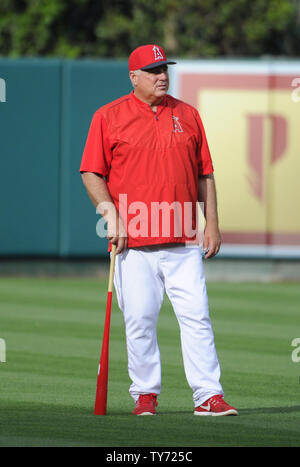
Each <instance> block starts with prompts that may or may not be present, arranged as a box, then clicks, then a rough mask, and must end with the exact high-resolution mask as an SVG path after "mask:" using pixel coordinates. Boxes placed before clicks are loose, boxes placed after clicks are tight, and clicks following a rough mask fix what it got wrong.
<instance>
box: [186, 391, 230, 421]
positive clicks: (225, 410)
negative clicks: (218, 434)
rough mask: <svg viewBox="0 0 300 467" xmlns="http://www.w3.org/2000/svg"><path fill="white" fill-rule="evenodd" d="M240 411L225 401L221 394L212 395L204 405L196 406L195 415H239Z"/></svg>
mask: <svg viewBox="0 0 300 467" xmlns="http://www.w3.org/2000/svg"><path fill="white" fill-rule="evenodd" d="M238 414H239V413H238V411H237V410H236V409H235V408H234V407H231V405H229V404H227V402H225V401H224V399H223V396H222V395H221V394H217V395H216V396H212V397H210V398H209V399H207V401H205V402H204V403H203V404H202V405H199V406H198V407H195V411H194V415H212V416H214V417H218V416H220V415H238Z"/></svg>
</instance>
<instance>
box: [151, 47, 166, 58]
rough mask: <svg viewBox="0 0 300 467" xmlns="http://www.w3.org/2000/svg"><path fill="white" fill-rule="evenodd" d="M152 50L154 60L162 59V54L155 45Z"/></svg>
mask: <svg viewBox="0 0 300 467" xmlns="http://www.w3.org/2000/svg"><path fill="white" fill-rule="evenodd" d="M152 50H153V52H154V57H155V60H164V56H163V55H162V53H161V51H160V50H159V48H158V47H157V46H156V45H155V46H154V47H153V49H152Z"/></svg>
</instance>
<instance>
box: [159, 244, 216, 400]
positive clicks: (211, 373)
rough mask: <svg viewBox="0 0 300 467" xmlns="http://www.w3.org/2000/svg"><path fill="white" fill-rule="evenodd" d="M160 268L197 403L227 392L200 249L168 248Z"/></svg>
mask: <svg viewBox="0 0 300 467" xmlns="http://www.w3.org/2000/svg"><path fill="white" fill-rule="evenodd" d="M161 268H162V271H163V274H164V278H165V288H166V292H167V295H168V297H169V299H170V301H171V303H172V306H173V308H174V311H175V314H176V317H177V319H178V322H179V326H180V336H181V346H182V355H183V361H184V369H185V374H186V378H187V381H188V383H189V385H190V387H191V389H192V391H193V399H194V404H195V406H197V405H200V404H202V403H203V402H204V401H205V400H207V399H208V398H209V397H211V396H212V395H214V394H224V393H223V389H222V386H221V384H220V382H219V380H220V365H219V361H218V357H217V353H216V349H215V343H214V335H213V330H212V325H211V320H210V316H209V307H208V298H207V291H206V283H205V276H204V270H203V262H202V256H201V252H200V249H199V248H198V247H193V248H190V247H189V248H186V247H184V246H182V247H176V248H167V249H166V250H165V253H164V255H163V257H162V259H161Z"/></svg>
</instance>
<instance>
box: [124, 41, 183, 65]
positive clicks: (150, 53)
mask: <svg viewBox="0 0 300 467" xmlns="http://www.w3.org/2000/svg"><path fill="white" fill-rule="evenodd" d="M167 64H168V65H175V64H176V62H171V61H169V60H168V59H167V57H166V54H165V52H164V50H163V49H162V48H161V47H160V46H159V45H155V44H148V45H141V46H140V47H138V48H137V49H135V50H134V51H133V52H131V54H130V55H129V60H128V66H129V71H134V70H149V69H150V68H155V67H157V66H161V65H167Z"/></svg>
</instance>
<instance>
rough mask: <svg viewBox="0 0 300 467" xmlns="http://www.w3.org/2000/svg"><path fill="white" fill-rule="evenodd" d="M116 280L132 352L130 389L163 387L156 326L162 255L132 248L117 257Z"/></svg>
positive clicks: (161, 290)
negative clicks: (159, 269) (159, 263)
mask: <svg viewBox="0 0 300 467" xmlns="http://www.w3.org/2000/svg"><path fill="white" fill-rule="evenodd" d="M114 284H115V289H116V294H117V298H118V302H119V306H120V309H121V310H122V312H123V315H124V323H125V332H126V343H127V353H128V373H129V376H130V378H131V380H132V384H131V386H130V388H129V392H130V394H131V395H132V397H133V398H134V399H135V400H137V398H138V395H139V394H143V393H155V394H160V391H161V361H160V352H159V348H158V343H157V336H156V326H157V319H158V315H159V311H160V308H161V306H162V302H163V298H164V285H163V281H162V278H161V276H160V275H159V271H158V257H157V254H156V253H155V252H154V253H153V252H147V249H145V251H143V249H128V250H126V252H125V253H124V254H123V255H122V256H120V255H117V257H116V266H115V277H114Z"/></svg>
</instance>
